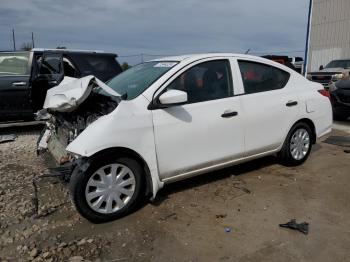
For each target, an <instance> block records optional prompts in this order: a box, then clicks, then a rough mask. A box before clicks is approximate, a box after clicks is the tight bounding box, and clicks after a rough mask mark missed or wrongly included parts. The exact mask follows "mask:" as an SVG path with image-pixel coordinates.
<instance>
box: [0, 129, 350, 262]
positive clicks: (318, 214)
mask: <svg viewBox="0 0 350 262" xmlns="http://www.w3.org/2000/svg"><path fill="white" fill-rule="evenodd" d="M22 129H23V128H22ZM334 134H337V135H346V133H341V132H339V131H338V132H333V135H334ZM37 136H38V130H36V129H33V128H26V129H25V130H24V131H21V132H18V139H17V140H16V141H15V142H10V143H4V144H0V260H2V261H4V260H9V261H17V260H22V261H26V260H35V261H67V260H71V261H83V259H85V260H84V261H87V260H90V261H346V260H349V259H350V258H349V256H350V252H349V246H350V219H349V218H350V202H349V199H350V190H349V186H350V161H349V160H350V154H346V153H344V151H343V150H344V148H342V147H338V146H334V145H329V144H326V143H323V142H319V143H318V144H317V145H316V146H315V147H314V150H313V152H312V154H311V157H310V159H309V160H308V161H307V162H306V163H305V164H304V165H303V166H301V167H297V168H286V167H282V166H280V165H279V164H277V163H276V160H275V159H274V158H273V157H268V158H264V159H261V160H257V161H253V162H250V163H247V164H243V165H239V166H236V167H232V168H229V169H224V170H221V171H219V172H214V173H210V174H207V175H204V176H201V177H196V178H192V179H190V180H186V181H182V182H179V183H176V184H172V185H169V186H168V187H166V188H165V189H164V190H162V191H161V192H160V194H159V196H158V198H157V199H156V201H155V202H154V203H147V204H145V205H144V206H143V207H141V208H140V209H139V210H138V211H136V212H135V213H133V214H131V215H129V216H128V217H125V218H123V219H120V220H118V221H114V222H111V223H107V224H102V225H94V224H91V223H89V222H87V221H86V220H84V219H82V218H81V217H80V216H79V215H78V214H77V212H76V211H75V210H74V208H73V206H72V204H71V202H70V200H69V195H68V192H67V187H66V185H64V184H62V183H61V182H58V181H57V180H56V179H42V180H41V181H40V183H39V186H40V187H39V213H38V214H35V210H34V204H33V202H32V197H33V193H34V188H33V185H32V179H33V177H36V176H38V175H39V174H40V173H42V172H44V171H45V165H44V163H43V161H42V160H41V159H40V158H37V156H36V154H35V143H36V139H37ZM291 218H296V219H297V220H298V221H300V222H301V221H307V222H309V223H310V232H309V234H308V235H303V234H302V233H300V232H296V231H292V230H289V229H283V228H279V227H278V224H280V223H284V222H287V221H289V220H290V219H291ZM225 229H226V230H225ZM226 231H230V232H226Z"/></svg>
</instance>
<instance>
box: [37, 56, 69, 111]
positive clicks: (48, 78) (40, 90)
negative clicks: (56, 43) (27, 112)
mask: <svg viewBox="0 0 350 262" xmlns="http://www.w3.org/2000/svg"><path fill="white" fill-rule="evenodd" d="M36 63H37V68H38V70H37V72H36V76H35V77H34V79H33V82H32V93H31V98H32V103H33V109H34V111H37V110H40V109H41V108H42V107H43V104H44V101H45V97H46V92H47V90H49V89H50V88H52V87H54V86H56V85H58V84H59V83H60V82H61V81H62V79H63V76H64V72H63V61H62V53H55V52H44V53H43V55H42V56H41V57H37V61H36Z"/></svg>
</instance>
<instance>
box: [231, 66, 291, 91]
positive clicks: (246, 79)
mask: <svg viewBox="0 0 350 262" xmlns="http://www.w3.org/2000/svg"><path fill="white" fill-rule="evenodd" d="M238 64H239V69H240V71H241V75H242V80H243V85H244V90H245V93H246V94H253V93H258V92H265V91H271V90H276V89H281V88H283V87H285V86H286V84H287V82H288V80H289V76H290V74H289V73H287V72H285V71H283V70H281V69H278V68H276V67H274V66H269V65H265V64H261V63H257V62H249V61H243V60H239V61H238Z"/></svg>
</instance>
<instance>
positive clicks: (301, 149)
mask: <svg viewBox="0 0 350 262" xmlns="http://www.w3.org/2000/svg"><path fill="white" fill-rule="evenodd" d="M312 135H313V134H312V132H311V128H310V126H309V125H307V124H306V123H304V122H299V123H297V124H295V125H294V126H293V127H292V128H291V130H290V131H289V133H288V135H287V138H286V140H285V141H284V144H283V147H282V149H281V151H280V152H279V153H278V157H279V159H280V160H281V162H282V164H284V165H287V166H297V165H301V164H302V163H304V162H305V160H306V159H307V158H308V156H309V154H310V152H311V147H312Z"/></svg>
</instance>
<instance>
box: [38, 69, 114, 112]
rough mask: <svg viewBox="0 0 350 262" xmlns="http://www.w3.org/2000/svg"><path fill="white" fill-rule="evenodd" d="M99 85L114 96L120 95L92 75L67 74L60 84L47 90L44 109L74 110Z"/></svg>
mask: <svg viewBox="0 0 350 262" xmlns="http://www.w3.org/2000/svg"><path fill="white" fill-rule="evenodd" d="M98 87H100V88H102V89H103V90H104V91H105V92H107V93H108V94H110V95H112V96H120V95H119V94H118V93H117V92H116V91H114V90H113V89H112V88H110V87H109V86H107V85H106V84H105V83H103V82H102V81H101V80H99V79H98V78H96V77H94V76H92V75H89V76H85V77H82V78H73V77H67V76H66V77H65V78H64V79H63V80H62V82H61V83H60V84H59V85H57V86H55V87H53V88H51V89H49V90H48V91H47V94H46V98H45V102H44V109H50V110H52V111H58V112H72V111H74V110H75V109H76V108H77V107H78V106H79V105H80V104H81V103H82V102H84V100H85V99H86V98H87V97H88V96H89V95H90V93H91V91H92V90H93V89H94V88H98Z"/></svg>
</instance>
